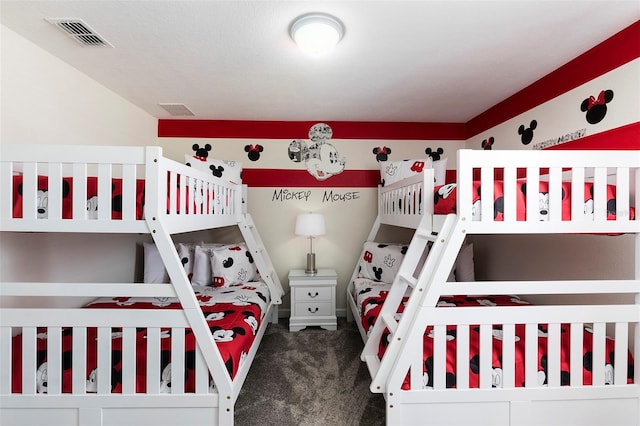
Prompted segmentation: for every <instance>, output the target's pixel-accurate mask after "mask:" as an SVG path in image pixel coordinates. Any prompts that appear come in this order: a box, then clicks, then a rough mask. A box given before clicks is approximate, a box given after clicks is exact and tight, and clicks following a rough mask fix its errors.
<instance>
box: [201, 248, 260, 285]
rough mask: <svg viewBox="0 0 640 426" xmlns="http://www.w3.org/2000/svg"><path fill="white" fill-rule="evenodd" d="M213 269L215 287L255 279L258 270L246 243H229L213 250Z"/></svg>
mask: <svg viewBox="0 0 640 426" xmlns="http://www.w3.org/2000/svg"><path fill="white" fill-rule="evenodd" d="M211 269H212V271H213V279H212V282H213V286H214V287H229V286H230V285H233V284H237V283H244V282H249V281H255V280H256V279H257V278H258V270H257V269H256V264H255V262H254V260H253V256H252V255H251V252H250V251H249V250H248V249H247V245H246V244H245V243H239V244H229V245H226V246H223V247H219V248H214V249H212V250H211Z"/></svg>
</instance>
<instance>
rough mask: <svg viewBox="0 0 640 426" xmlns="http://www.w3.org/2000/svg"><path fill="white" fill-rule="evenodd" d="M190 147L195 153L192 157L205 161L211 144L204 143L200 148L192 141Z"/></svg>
mask: <svg viewBox="0 0 640 426" xmlns="http://www.w3.org/2000/svg"><path fill="white" fill-rule="evenodd" d="M191 149H193V150H194V151H195V154H194V155H193V156H194V157H196V158H197V159H198V160H201V161H205V160H206V159H207V157H208V156H209V151H211V145H209V144H206V145H205V146H204V147H202V148H200V145H198V144H197V143H194V144H193V146H192V147H191Z"/></svg>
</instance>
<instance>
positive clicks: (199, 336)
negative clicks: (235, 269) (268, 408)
mask: <svg viewBox="0 0 640 426" xmlns="http://www.w3.org/2000/svg"><path fill="white" fill-rule="evenodd" d="M162 160H163V158H162V149H161V148H156V147H147V148H146V160H145V161H146V163H147V167H146V171H147V174H146V176H145V181H146V185H147V191H149V192H152V191H155V194H154V196H151V197H147V198H146V199H147V200H148V203H147V204H145V220H146V222H147V226H148V227H149V232H150V234H151V236H152V237H153V240H154V242H155V244H156V246H157V247H158V251H159V253H160V256H161V257H162V260H163V263H164V265H165V268H166V269H167V273H168V274H169V277H170V280H171V283H172V285H173V287H174V288H175V291H176V294H177V296H178V299H179V300H180V303H181V304H182V308H183V310H184V313H185V315H186V317H187V321H188V322H189V325H190V327H191V329H192V331H193V334H194V335H195V337H196V340H197V342H198V347H199V348H200V351H201V352H202V355H203V357H204V360H205V362H206V364H207V367H208V369H209V372H210V373H211V376H212V377H213V379H214V382H215V385H216V388H217V390H218V394H219V398H218V419H219V423H218V424H220V425H227V424H233V415H234V413H233V410H234V404H235V397H236V396H235V395H234V394H233V388H232V382H231V377H230V376H229V373H228V372H227V371H226V369H225V367H224V360H223V359H222V356H221V355H220V352H219V351H218V349H217V347H216V344H215V342H214V340H213V337H212V336H211V331H210V330H209V327H208V325H207V322H206V321H205V319H204V315H203V314H202V310H201V309H200V305H199V303H198V300H197V299H196V296H195V293H194V292H193V290H192V288H191V284H190V283H189V279H188V278H187V275H186V273H185V270H184V268H183V266H182V264H181V262H180V258H179V257H178V253H177V252H176V250H175V246H174V243H173V240H172V239H171V236H170V235H169V233H168V232H167V231H166V229H167V228H166V226H164V224H163V218H164V217H165V216H166V211H165V210H166V206H165V205H164V204H161V203H158V201H160V200H165V199H166V194H167V178H166V169H165V167H163V166H162ZM236 207H237V206H236Z"/></svg>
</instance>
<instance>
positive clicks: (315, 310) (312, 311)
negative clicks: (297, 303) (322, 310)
mask: <svg viewBox="0 0 640 426" xmlns="http://www.w3.org/2000/svg"><path fill="white" fill-rule="evenodd" d="M307 310H308V311H309V312H311V313H312V314H315V313H316V312H318V307H317V306H316V307H315V308H313V310H311V308H307Z"/></svg>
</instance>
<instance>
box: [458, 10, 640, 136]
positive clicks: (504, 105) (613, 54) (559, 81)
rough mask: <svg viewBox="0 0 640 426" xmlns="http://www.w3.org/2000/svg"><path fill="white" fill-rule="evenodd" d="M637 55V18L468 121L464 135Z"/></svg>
mask: <svg viewBox="0 0 640 426" xmlns="http://www.w3.org/2000/svg"><path fill="white" fill-rule="evenodd" d="M638 57H640V21H636V22H635V23H633V24H631V25H630V26H628V27H627V28H625V29H623V30H622V31H620V32H619V33H617V34H615V35H613V36H611V37H609V38H608V39H607V40H605V41H603V42H602V43H600V44H598V45H597V46H595V47H593V48H592V49H590V50H588V51H586V52H585V53H583V54H582V55H580V56H578V57H577V58H575V59H573V60H571V61H569V62H567V63H566V64H565V65H563V66H562V67H560V68H558V69H557V70H555V71H553V72H552V73H550V74H548V75H547V76H545V77H543V78H541V79H540V80H538V81H536V82H535V83H533V84H531V85H530V86H528V87H526V88H524V89H522V90H521V91H519V92H517V93H516V94H514V95H513V96H511V97H509V98H507V99H505V100H504V101H502V102H500V103H498V104H496V105H494V106H493V107H491V108H489V109H488V110H486V111H485V112H483V113H482V114H480V115H478V116H477V117H475V118H473V119H471V120H470V121H468V122H467V124H466V127H467V139H469V138H471V137H473V136H476V135H477V134H479V133H481V132H483V131H485V130H487V129H490V128H492V127H494V126H497V125H498V124H500V123H504V122H505V121H507V120H509V119H511V118H513V117H515V116H517V115H519V114H522V113H524V112H526V111H529V110H530V109H532V108H534V107H536V106H538V105H541V104H543V103H544V102H547V101H549V100H551V99H553V98H555V97H557V96H560V95H562V94H563V93H566V92H568V91H570V90H572V89H575V88H576V87H578V86H580V85H582V84H584V83H587V82H589V81H591V80H593V79H594V78H596V77H599V76H601V75H603V74H605V73H607V72H609V71H612V70H614V69H616V68H618V67H620V66H622V65H624V64H626V63H628V62H631V61H633V60H634V59H636V58H638Z"/></svg>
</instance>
